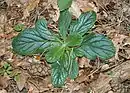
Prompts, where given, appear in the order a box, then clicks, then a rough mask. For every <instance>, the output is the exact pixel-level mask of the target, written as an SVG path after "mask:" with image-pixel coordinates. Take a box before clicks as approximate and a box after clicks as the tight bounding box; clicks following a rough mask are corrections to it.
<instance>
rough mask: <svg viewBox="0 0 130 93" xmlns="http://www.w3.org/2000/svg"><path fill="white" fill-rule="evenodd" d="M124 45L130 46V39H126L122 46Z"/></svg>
mask: <svg viewBox="0 0 130 93" xmlns="http://www.w3.org/2000/svg"><path fill="white" fill-rule="evenodd" d="M125 45H130V37H128V38H126V42H125V44H124V45H123V46H125Z"/></svg>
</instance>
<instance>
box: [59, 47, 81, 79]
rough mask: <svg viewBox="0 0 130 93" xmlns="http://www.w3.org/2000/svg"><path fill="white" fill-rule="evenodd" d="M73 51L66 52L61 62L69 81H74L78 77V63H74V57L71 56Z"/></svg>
mask: <svg viewBox="0 0 130 93" xmlns="http://www.w3.org/2000/svg"><path fill="white" fill-rule="evenodd" d="M73 53H74V52H73V49H71V50H70V51H66V52H65V53H64V55H63V56H62V59H61V62H62V63H63V66H64V68H65V69H66V71H67V73H68V76H69V77H70V78H71V79H75V78H76V77H77V75H78V70H79V69H78V63H77V62H76V61H75V58H76V57H75V56H74V54H73Z"/></svg>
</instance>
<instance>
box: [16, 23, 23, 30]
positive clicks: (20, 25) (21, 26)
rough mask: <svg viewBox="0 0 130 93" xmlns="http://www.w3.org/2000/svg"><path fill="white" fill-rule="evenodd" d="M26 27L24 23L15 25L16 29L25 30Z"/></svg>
mask: <svg viewBox="0 0 130 93" xmlns="http://www.w3.org/2000/svg"><path fill="white" fill-rule="evenodd" d="M24 28H25V25H24V24H17V25H15V26H14V30H15V31H23V30H24Z"/></svg>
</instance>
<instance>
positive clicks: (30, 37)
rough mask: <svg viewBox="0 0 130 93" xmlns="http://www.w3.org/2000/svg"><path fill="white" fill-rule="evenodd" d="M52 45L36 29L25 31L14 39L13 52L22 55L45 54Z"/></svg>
mask: <svg viewBox="0 0 130 93" xmlns="http://www.w3.org/2000/svg"><path fill="white" fill-rule="evenodd" d="M50 45H51V41H50V40H48V39H46V38H44V37H43V36H42V32H40V31H39V32H38V31H36V30H35V29H34V28H29V29H25V30H24V31H22V32H21V33H20V34H19V35H18V36H17V37H15V38H14V39H13V42H12V47H13V50H14V51H15V52H16V53H18V54H20V55H31V54H34V53H37V52H43V51H45V49H47V48H48V47H49V46H50Z"/></svg>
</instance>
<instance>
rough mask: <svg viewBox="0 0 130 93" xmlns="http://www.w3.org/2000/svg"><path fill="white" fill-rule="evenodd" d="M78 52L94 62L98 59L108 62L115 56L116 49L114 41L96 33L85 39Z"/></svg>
mask: <svg viewBox="0 0 130 93" xmlns="http://www.w3.org/2000/svg"><path fill="white" fill-rule="evenodd" d="M78 50H79V51H80V52H82V53H83V54H84V55H85V56H86V57H87V58H89V59H92V60H93V59H96V57H99V58H101V59H103V60H106V59H109V58H111V57H113V56H114V55H115V47H114V45H113V43H112V41H111V40H109V39H108V38H107V37H106V36H104V35H100V34H94V33H92V34H89V35H87V36H86V37H85V38H84V41H83V43H82V45H81V47H80V48H79V49H78Z"/></svg>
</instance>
